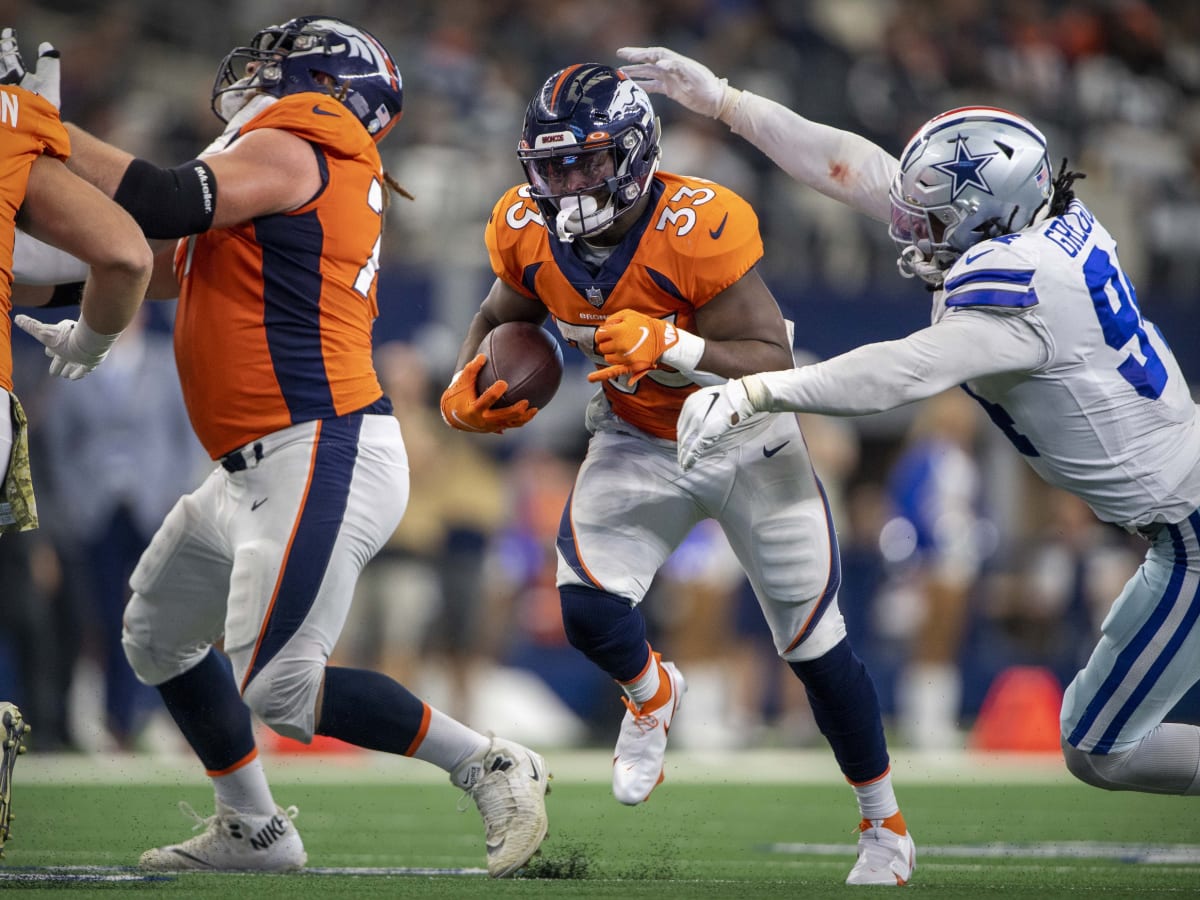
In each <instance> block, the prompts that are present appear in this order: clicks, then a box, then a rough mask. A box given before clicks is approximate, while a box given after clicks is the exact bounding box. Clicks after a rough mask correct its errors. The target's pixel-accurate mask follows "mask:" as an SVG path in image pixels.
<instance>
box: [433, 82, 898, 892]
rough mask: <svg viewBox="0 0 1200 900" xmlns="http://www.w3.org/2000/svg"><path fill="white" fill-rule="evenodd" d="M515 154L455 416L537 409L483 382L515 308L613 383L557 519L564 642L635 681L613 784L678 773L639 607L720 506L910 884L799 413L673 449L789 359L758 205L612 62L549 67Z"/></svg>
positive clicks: (669, 677)
mask: <svg viewBox="0 0 1200 900" xmlns="http://www.w3.org/2000/svg"><path fill="white" fill-rule="evenodd" d="M517 152H518V156H519V158H520V160H521V162H522V164H523V165H524V167H525V173H526V177H527V180H528V183H527V184H523V185H520V186H518V187H514V188H512V189H511V190H509V191H508V192H507V193H506V194H505V195H504V196H503V197H501V198H500V201H499V202H498V203H497V204H496V206H495V208H494V209H493V212H492V216H491V219H490V220H489V222H488V225H487V230H486V240H487V246H488V251H489V253H490V255H491V262H492V267H493V269H494V270H495V273H496V279H495V281H494V283H493V285H492V287H491V289H490V291H489V292H488V294H487V296H486V297H485V298H484V300H483V303H482V305H481V306H480V309H479V311H478V313H477V314H476V315H475V317H474V319H473V320H472V322H471V324H470V326H469V328H468V331H467V334H466V337H465V339H464V340H463V343H462V348H461V351H460V354H459V358H458V367H459V371H458V372H457V374H456V375H455V377H454V378H453V380H452V381H451V384H450V386H449V387H448V388H447V389H446V391H445V393H444V394H443V396H442V414H443V417H444V418H445V420H446V421H447V423H450V424H452V425H453V426H454V427H456V428H462V429H464V430H471V431H500V430H503V429H505V428H511V427H517V426H520V425H523V424H524V423H525V422H527V421H528V420H529V419H530V418H531V416H532V415H534V413H535V412H536V410H533V409H530V408H529V407H528V404H527V402H526V401H521V402H520V403H518V404H515V405H513V406H510V407H504V408H500V409H497V408H495V402H496V400H497V399H498V397H499V396H500V395H501V394H502V393H503V391H504V390H505V389H506V388H507V385H504V384H503V382H497V383H496V384H495V385H492V386H491V387H490V388H488V389H487V390H486V391H484V392H483V394H481V395H477V392H476V390H475V379H476V375H477V374H478V372H479V370H480V368H481V367H482V365H483V364H484V357H483V356H482V355H477V354H476V348H477V347H478V346H479V344H480V341H481V340H482V339H483V338H484V336H485V335H486V334H487V333H488V332H489V331H490V330H491V329H493V328H495V327H496V326H497V325H499V324H500V323H502V322H508V321H513V320H523V321H529V322H537V323H541V322H543V321H544V320H545V319H546V317H547V315H549V316H551V317H552V318H553V320H554V323H555V325H556V326H557V327H558V329H559V331H560V332H561V333H562V335H563V336H564V337H565V338H566V339H567V340H568V341H570V342H571V343H572V344H573V345H574V346H576V347H577V348H579V350H580V351H581V352H582V353H583V354H584V355H585V356H586V357H588V358H589V359H591V360H592V361H594V362H595V364H596V371H595V372H592V373H591V374H590V375H589V376H588V377H589V379H590V380H592V381H598V382H600V383H601V387H602V389H601V390H600V391H598V392H597V394H596V395H595V397H594V398H593V399H592V401H591V403H590V405H589V407H588V410H587V415H586V421H587V426H588V428H589V430H590V431H591V433H592V437H591V440H590V443H589V446H588V451H587V455H586V457H585V459H584V461H583V464H582V466H581V468H580V470H579V473H578V476H577V479H576V482H575V486H574V490H573V492H572V494H571V497H570V499H569V500H568V502H567V507H566V510H565V511H564V513H563V517H562V525H561V527H560V529H559V536H558V577H557V581H558V588H559V592H560V598H561V606H562V616H563V624H564V626H565V628H566V633H567V636H568V638H569V639H570V641H571V643H572V644H573V645H574V646H575V647H576V648H578V649H579V650H580V651H581V652H582V653H584V654H585V655H586V656H587V657H588V658H589V659H590V660H591V661H592V662H594V663H595V664H596V665H597V666H599V667H600V668H601V669H603V670H604V671H605V672H606V673H608V674H609V675H610V676H611V677H612V678H613V679H614V680H615V681H616V682H617V683H618V684H619V685H620V687H621V689H622V691H623V692H624V695H625V696H624V698H623V699H624V701H625V705H626V708H627V712H626V714H625V718H624V720H623V722H622V725H621V731H620V735H619V737H618V739H617V744H616V752H615V753H614V758H613V772H612V785H613V793H614V794H615V796H616V798H617V799H618V800H619V801H621V802H622V803H625V804H630V805H633V804H638V803H641V802H643V801H644V800H646V798H647V797H649V795H650V792H651V791H653V790H654V788H655V787H656V786H657V785H658V784H659V783H660V782H661V781H662V780H663V760H664V756H665V752H666V746H667V732H668V729H669V728H670V725H671V722H672V720H673V718H674V716H675V715H676V713H677V712H678V710H679V708H680V704H681V701H682V700H683V699H684V696H683V695H684V692H685V690H686V683H685V680H684V677H683V675H682V674H681V673H680V671H679V669H678V668H677V667H676V666H675V665H674V664H673V663H671V662H664V661H662V659H661V657H660V655H659V653H658V652H656V651H655V650H654V649H652V648H651V647H650V645H649V644H648V642H647V640H646V631H645V623H644V620H643V618H642V614H641V612H640V611H639V610H638V608H637V607H638V604H639V603H640V602H641V600H642V598H643V597H644V596H645V594H646V591H647V589H648V588H649V586H650V583H651V581H652V580H653V578H654V576H655V573H656V572H657V571H658V569H659V567H660V566H662V565H663V563H664V562H666V560H667V558H668V557H669V556H670V555H671V553H672V551H673V550H674V549H675V548H676V547H677V546H678V545H679V544H680V542H681V541H683V539H684V538H685V537H686V536H687V534H688V533H689V532H690V531H691V530H692V528H693V527H694V526H695V525H696V524H697V523H698V522H700V521H701V520H702V519H705V518H713V519H715V520H716V521H717V522H718V523H719V524H720V525H721V527H722V529H723V530H724V532H725V535H726V537H727V538H728V539H729V543H730V544H731V546H732V547H733V549H734V551H735V552H736V553H737V556H738V558H739V560H740V561H741V564H742V566H743V567H744V568H745V570H746V572H747V574H748V576H749V578H750V582H751V584H753V586H754V590H755V593H756V594H757V596H758V599H759V602H760V604H761V606H762V609H763V613H764V615H765V616H766V619H767V621H768V623H769V624H770V627H771V631H772V633H773V635H774V639H775V645H776V648H777V650H778V653H779V655H780V656H782V657H783V659H784V660H786V661H787V663H788V665H790V666H791V668H792V669H793V670H794V672H795V674H796V675H797V676H798V677H799V678H800V680H801V681H802V682H803V683H804V685H805V688H806V690H807V693H808V697H809V700H810V701H811V705H812V709H813V713H814V715H815V717H816V721H817V724H818V726H819V727H820V729H821V731H822V732H823V733H824V735H825V736H826V738H827V739H828V740H829V743H830V744H831V745H832V748H833V751H834V755H835V756H836V758H837V761H838V764H839V765H840V766H841V769H842V771H843V772H844V773H845V775H846V777H847V779H849V781H850V782H851V784H852V785H853V787H854V791H855V793H856V795H857V799H858V805H859V812H860V813H861V817H862V819H863V820H867V821H876V822H878V821H887V822H888V823H889V824H890V826H891V827H893V828H894V829H896V831H898V832H899V833H900V834H903V835H905V836H906V840H907V843H906V844H905V852H906V859H905V863H906V865H905V866H904V867H903V868H902V869H901V870H898V871H897V873H896V874H895V877H894V878H893V879H892V880H891V882H890V883H892V884H896V883H903V881H904V880H906V879H907V877H908V875H909V874H911V871H912V863H911V860H912V853H913V851H912V842H911V838H907V831H906V828H905V825H904V820H903V817H902V816H901V814H900V810H899V806H898V805H897V802H896V797H895V794H894V792H893V790H892V784H891V776H890V763H889V758H888V752H887V746H886V743H885V740H884V734H883V726H882V721H881V717H880V711H879V703H878V700H877V698H876V695H875V688H874V685H873V683H872V682H871V679H870V676H869V675H868V673H867V671H866V668H865V667H864V666H863V664H862V662H861V661H860V660H859V659H858V657H857V656H855V654H854V653H853V651H852V650H851V648H850V646H849V643H848V641H847V638H846V630H845V625H844V623H843V621H842V616H841V613H840V611H839V610H838V605H837V591H838V586H839V583H840V564H839V558H838V547H837V539H836V536H835V533H834V527H833V523H832V521H831V519H830V514H829V506H828V503H827V502H826V499H825V496H824V492H823V490H822V488H821V484H820V482H819V480H818V479H817V476H816V474H815V473H814V471H813V468H812V464H811V462H810V461H809V456H808V450H807V448H806V447H805V443H804V437H803V435H802V434H801V432H800V429H799V426H798V424H797V420H796V417H795V416H791V415H783V416H778V415H762V416H755V417H753V418H752V419H750V420H748V421H747V422H745V423H744V425H743V426H742V427H741V428H740V429H739V431H738V433H737V435H736V436H734V437H733V438H731V439H730V441H729V442H728V444H727V445H726V446H725V448H724V452H723V454H721V456H720V458H719V459H714V460H713V462H712V464H711V465H709V466H707V467H705V468H704V469H703V470H701V469H696V470H694V471H693V472H690V473H686V474H684V473H681V472H680V470H679V468H678V465H677V463H676V457H675V436H676V435H675V421H676V418H677V416H678V414H679V410H680V408H681V406H682V405H683V401H684V399H685V398H686V397H687V396H688V395H689V394H691V393H693V392H694V391H696V390H697V386H698V385H700V384H710V383H714V382H720V381H724V380H725V379H726V378H729V377H734V376H740V375H744V374H749V373H753V372H760V371H766V370H779V369H790V368H791V367H792V365H793V360H792V347H791V340H790V336H789V331H788V327H787V324H786V322H785V320H784V318H783V316H782V314H781V313H780V310H779V307H778V305H777V304H776V302H775V299H774V298H773V297H772V295H771V292H770V291H769V290H768V289H767V287H766V285H765V284H764V283H763V281H762V279H761V277H760V276H759V274H758V271H757V269H756V268H755V266H756V264H757V263H758V261H759V259H760V257H761V256H762V252H763V249H762V240H761V237H760V235H759V231H758V221H757V218H756V216H755V214H754V211H753V210H752V209H751V208H750V206H749V205H748V204H747V203H746V202H745V201H744V200H742V199H741V198H740V197H738V196H737V195H736V194H734V193H733V192H731V191H729V190H727V189H726V188H724V187H722V186H720V185H718V184H714V183H713V182H710V181H705V180H704V179H701V178H692V177H683V176H680V175H673V174H669V173H666V172H660V171H658V163H659V128H658V122H657V119H656V118H655V116H654V110H653V108H652V107H651V104H650V99H649V97H648V96H647V95H646V93H645V91H644V90H642V88H641V87H639V86H638V85H636V84H635V83H634V82H633V81H631V80H630V79H628V78H626V77H625V76H624V75H623V74H621V73H620V72H617V71H615V70H614V69H612V68H610V67H608V66H604V65H597V64H586V65H574V66H569V67H568V68H566V69H563V70H562V71H560V72H557V73H555V74H554V75H552V76H551V77H550V78H549V79H548V80H547V81H546V82H545V84H544V85H543V86H542V87H541V88H540V89H539V90H538V92H537V93H536V94H535V95H534V97H533V99H532V101H531V102H530V104H529V108H528V111H527V112H526V116H525V125H524V131H523V134H522V139H521V142H520V146H519V149H518V151H517ZM864 833H865V832H864ZM856 871H857V869H856ZM889 874H890V873H889ZM852 883H863V882H861V881H858V880H856V876H852ZM868 883H869V882H868Z"/></svg>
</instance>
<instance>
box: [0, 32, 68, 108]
mask: <svg viewBox="0 0 1200 900" xmlns="http://www.w3.org/2000/svg"><path fill="white" fill-rule="evenodd" d="M60 62H61V60H60V59H59V53H58V50H56V49H55V48H54V45H53V44H48V43H46V42H45V41H43V42H42V43H40V44H38V56H37V63H36V64H35V65H34V67H33V68H32V69H26V68H25V61H24V60H23V59H21V50H20V48H19V47H18V46H17V32H16V30H15V29H13V28H4V29H0V84H15V85H19V86H20V87H23V88H25V90H27V91H32V92H33V93H35V94H40V95H41V96H43V97H45V98H46V99H47V100H48V101H50V103H51V104H52V105H53V106H54V108H55V109H61V108H62V99H61V89H60V87H59V81H60V72H59V69H60Z"/></svg>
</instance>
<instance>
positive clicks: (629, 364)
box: [587, 309, 679, 387]
mask: <svg viewBox="0 0 1200 900" xmlns="http://www.w3.org/2000/svg"><path fill="white" fill-rule="evenodd" d="M678 342H679V332H678V331H676V329H675V326H674V325H672V324H671V323H670V322H668V321H666V320H665V319H656V318H654V317H653V316H648V315H646V314H645V313H641V312H638V311H637V310H636V309H622V310H620V311H618V312H615V313H613V314H612V315H611V316H609V317H608V318H607V319H605V320H604V324H603V325H601V326H600V327H599V328H597V329H596V350H597V352H599V353H601V354H603V356H604V361H605V362H606V363H608V368H605V369H599V370H597V371H595V372H590V373H588V377H587V379H588V381H603V380H606V379H608V378H620V377H621V376H622V375H629V376H630V378H629V386H630V387H633V386H634V385H635V384H637V383H638V382H639V381H640V380H641V378H642V376H643V375H645V374H646V373H647V372H649V371H650V370H651V369H653V368H654V365H655V363H657V362H658V360H659V357H661V356H662V355H663V351H665V350H667V349H668V348H669V347H673V346H675V344H677V343H678Z"/></svg>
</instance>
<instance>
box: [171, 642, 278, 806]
mask: <svg viewBox="0 0 1200 900" xmlns="http://www.w3.org/2000/svg"><path fill="white" fill-rule="evenodd" d="M158 692H159V694H160V695H161V696H162V698H163V703H164V704H165V705H166V707H167V711H168V712H169V713H170V714H171V718H172V719H174V720H175V724H176V725H178V726H179V730H180V731H181V732H183V736H184V737H185V738H186V739H187V742H188V744H190V745H191V748H192V749H193V750H194V751H195V752H196V755H197V756H198V757H200V762H202V763H203V764H204V768H205V769H206V770H207V771H208V773H209V774H210V775H216V774H219V773H224V772H227V771H232V770H233V769H235V768H236V767H238V766H244V765H245V763H246V761H247V760H250V759H253V758H254V754H255V753H256V752H257V751H256V749H255V745H254V728H253V726H252V724H251V721H250V709H249V707H247V706H246V704H245V703H243V702H242V696H241V694H239V693H238V689H237V684H236V683H235V682H234V680H233V671H232V669H231V668H230V666H229V662H228V661H227V660H226V658H225V657H224V655H222V654H220V653H218V652H217V651H216V650H209V651H208V653H207V654H206V655H205V657H204V659H202V660H201V661H200V663H199V665H196V666H193V667H192V668H190V669H188V670H187V671H186V672H184V673H183V674H182V675H177V676H175V677H174V678H172V679H170V680H169V681H164V682H163V683H162V684H160V685H159V686H158ZM274 809H275V807H274V806H272V807H271V810H272V811H274Z"/></svg>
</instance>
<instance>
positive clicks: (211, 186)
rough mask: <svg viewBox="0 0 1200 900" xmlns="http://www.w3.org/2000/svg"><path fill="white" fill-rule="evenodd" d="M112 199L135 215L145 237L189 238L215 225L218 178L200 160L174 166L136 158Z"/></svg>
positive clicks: (135, 219) (126, 171)
mask: <svg viewBox="0 0 1200 900" xmlns="http://www.w3.org/2000/svg"><path fill="white" fill-rule="evenodd" d="M113 200H115V201H116V202H117V203H118V204H120V205H121V206H123V207H124V208H125V209H126V210H127V211H128V212H129V214H130V215H131V216H133V218H134V221H136V222H137V223H138V225H140V226H141V229H142V232H143V233H144V234H145V235H146V237H148V238H151V239H155V238H160V239H161V238H181V237H187V236H188V235H190V234H199V233H200V232H202V231H207V230H208V229H209V226H211V225H212V220H213V214H214V213H215V212H216V208H217V179H216V178H214V177H213V173H212V169H210V168H209V167H208V165H207V164H206V163H204V162H202V161H201V160H198V159H193V160H192V161H191V162H186V163H184V164H183V165H181V166H176V167H175V168H173V169H160V168H159V167H158V166H156V165H154V164H153V163H149V162H146V160H144V159H135V160H134V161H133V162H131V163H130V164H129V168H127V169H126V170H125V175H124V176H123V177H122V178H121V183H120V184H119V185H118V186H117V191H116V193H115V194H113Z"/></svg>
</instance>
